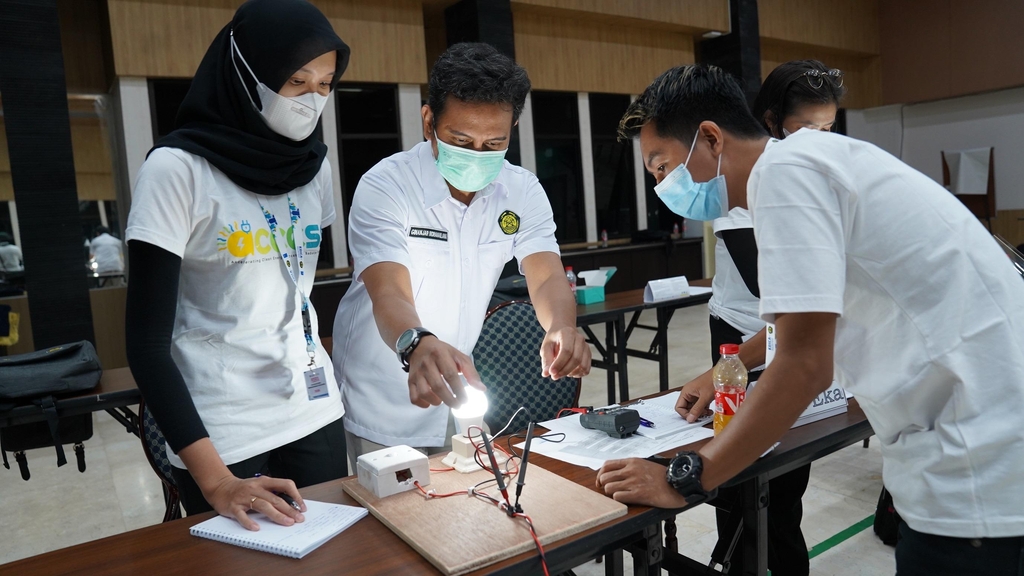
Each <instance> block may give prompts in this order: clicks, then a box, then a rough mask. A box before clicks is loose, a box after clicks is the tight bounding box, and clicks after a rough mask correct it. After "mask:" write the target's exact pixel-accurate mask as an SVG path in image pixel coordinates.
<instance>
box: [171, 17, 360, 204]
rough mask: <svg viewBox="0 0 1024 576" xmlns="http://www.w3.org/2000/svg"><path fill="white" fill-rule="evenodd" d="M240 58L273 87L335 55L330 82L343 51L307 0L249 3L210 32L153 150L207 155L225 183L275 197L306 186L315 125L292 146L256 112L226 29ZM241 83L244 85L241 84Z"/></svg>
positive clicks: (319, 148)
mask: <svg viewBox="0 0 1024 576" xmlns="http://www.w3.org/2000/svg"><path fill="white" fill-rule="evenodd" d="M232 30H234V36H235V44H236V45H237V46H238V50H239V52H241V53H242V57H244V58H245V61H246V62H248V64H249V66H250V67H251V68H252V71H253V72H254V73H255V75H256V77H257V78H259V80H260V81H261V82H263V83H264V84H266V85H267V87H268V88H270V89H271V90H275V91H277V90H280V89H281V87H282V86H283V85H284V83H285V82H286V81H287V80H288V78H290V77H291V75H292V74H293V73H294V72H295V71H296V70H298V69H299V68H301V67H303V66H304V65H306V64H307V63H308V62H310V61H311V60H313V59H315V58H317V57H318V56H321V55H323V54H326V53H327V52H330V51H331V50H335V51H337V53H338V65H337V68H336V69H335V72H334V78H333V79H332V81H331V89H332V90H333V89H334V86H335V85H336V84H337V82H338V79H339V78H340V77H341V74H342V73H343V72H344V71H345V68H346V67H347V66H348V58H349V47H348V46H347V45H346V44H345V43H344V42H343V41H342V40H341V38H339V37H338V35H337V34H335V32H334V29H333V28H332V27H331V23H330V22H329V21H328V20H327V18H325V17H324V15H323V14H322V13H321V12H320V11H319V10H318V9H317V8H316V7H315V6H313V5H312V4H310V3H309V2H308V1H307V0H249V1H248V2H246V3H245V4H242V5H241V6H240V7H239V8H238V11H237V12H235V17H234V18H232V20H231V23H230V24H228V25H227V26H225V27H224V29H223V30H221V31H220V33H219V34H217V37H216V38H215V39H214V40H213V43H212V44H210V48H209V49H208V50H207V51H206V55H205V56H204V57H203V61H202V62H201V63H200V64H199V69H198V70H196V75H195V77H194V78H193V79H192V85H191V87H190V88H189V90H188V94H186V95H185V100H184V101H183V102H182V103H181V108H179V109H178V116H177V118H176V119H175V124H176V128H175V130H174V131H173V132H171V133H170V134H168V135H167V136H165V137H163V138H161V139H160V140H159V141H158V142H157V143H156V146H154V147H153V148H154V149H156V148H161V147H168V148H180V149H182V150H185V151H186V152H190V153H192V154H195V155H197V156H202V157H203V158H206V159H207V160H208V161H209V162H210V163H211V164H213V165H214V166H216V167H217V168H218V169H220V170H221V171H222V172H224V174H226V175H227V177H228V178H230V179H231V181H232V182H234V183H235V184H238V185H239V186H241V187H242V188H245V189H246V190H249V191H252V192H255V193H257V194H266V195H279V194H286V193H288V192H291V191H292V190H294V189H296V188H298V187H300V186H304V185H306V184H308V183H309V182H310V181H311V180H312V179H313V178H314V177H315V176H316V174H317V172H319V171H320V165H321V164H322V163H323V160H324V156H325V155H326V154H327V146H325V145H324V143H323V142H321V141H320V135H321V126H320V124H319V123H318V124H317V128H316V130H314V131H313V133H312V134H311V135H310V136H309V137H308V138H306V139H305V140H301V141H299V142H296V141H294V140H290V139H288V138H285V137H284V136H281V135H280V134H277V133H276V132H274V131H273V130H271V129H270V128H269V127H268V126H267V125H266V124H265V123H264V122H263V118H262V117H261V116H260V114H259V112H257V111H256V110H255V109H254V108H253V105H252V103H251V102H250V101H249V96H247V95H246V94H245V92H243V90H248V91H249V94H250V95H251V96H252V100H253V101H254V102H256V103H257V105H260V104H259V102H260V99H259V96H258V95H257V93H256V82H255V81H254V80H253V78H252V75H251V74H249V72H248V70H247V69H246V68H245V65H244V64H242V62H241V61H240V60H237V59H236V60H235V62H236V63H237V64H238V70H239V71H240V72H241V78H239V73H238V72H236V71H235V66H234V64H233V63H232V61H231V58H232V57H235V55H234V54H233V53H232V50H231V31H232ZM243 79H244V85H243Z"/></svg>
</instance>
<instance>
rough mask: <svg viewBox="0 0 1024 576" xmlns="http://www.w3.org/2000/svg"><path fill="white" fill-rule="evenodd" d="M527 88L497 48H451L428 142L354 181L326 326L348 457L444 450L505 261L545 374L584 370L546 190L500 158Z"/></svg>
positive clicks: (428, 112)
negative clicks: (340, 279)
mask: <svg viewBox="0 0 1024 576" xmlns="http://www.w3.org/2000/svg"><path fill="white" fill-rule="evenodd" d="M529 91H530V80H529V78H528V77H527V75H526V71H525V70H523V69H522V68H521V67H520V66H518V65H517V64H516V63H515V62H514V61H513V60H512V59H511V58H509V57H507V56H505V55H503V54H501V53H500V52H498V51H497V50H496V49H495V48H494V47H492V46H490V45H488V44H480V43H462V44H456V45H454V46H452V47H451V48H449V49H448V50H447V51H445V52H444V54H442V55H441V57H440V58H438V60H437V63H435V64H434V68H433V70H432V71H431V73H430V83H429V88H428V97H427V104H425V105H424V106H423V108H422V110H421V115H422V120H423V137H424V138H425V139H426V142H422V143H420V144H417V145H416V146H415V147H413V148H412V149H411V150H409V151H407V152H400V153H398V154H395V155H393V156H391V157H389V158H385V159H384V160H382V161H380V162H379V163H378V164H377V165H376V166H374V167H373V168H372V169H371V170H370V171H369V172H367V173H366V174H364V175H363V177H362V178H361V179H360V181H359V185H358V186H357V187H356V192H355V197H354V199H353V201H352V210H351V212H350V213H349V243H348V245H349V249H350V250H351V251H352V256H353V259H354V261H355V270H354V272H353V274H352V278H353V282H352V287H351V288H349V290H348V292H346V293H345V296H344V297H343V298H342V300H341V304H340V305H339V306H338V314H337V317H336V319H335V322H334V364H335V369H336V371H337V379H338V382H339V384H340V385H341V387H342V390H343V393H344V398H345V407H346V410H347V413H346V417H345V430H346V435H347V441H348V450H349V454H350V456H351V459H352V461H353V462H355V461H356V459H357V458H358V457H359V456H360V455H362V454H364V453H366V452H372V451H375V450H379V449H381V448H383V447H385V446H395V445H400V444H406V445H409V446H413V447H417V448H420V449H422V450H423V451H426V452H432V451H438V450H440V449H441V448H442V447H443V446H445V445H446V444H450V442H451V440H450V438H451V436H452V434H453V433H454V429H453V425H452V423H451V417H450V415H449V406H452V407H456V406H459V405H460V404H461V403H462V402H463V401H464V399H465V395H466V391H465V389H464V387H463V384H462V382H461V377H460V374H461V375H464V376H465V378H466V380H467V381H468V383H469V384H470V385H471V386H476V387H482V384H481V383H480V378H479V376H478V375H477V372H476V369H475V368H474V367H473V361H472V359H471V358H470V356H469V355H470V354H471V353H472V350H473V347H474V346H475V345H476V341H477V338H478V337H479V336H480V330H481V329H482V327H483V321H484V315H485V314H486V312H487V305H488V302H489V301H490V298H491V294H492V293H493V292H494V287H495V285H496V284H497V282H498V276H499V274H500V273H501V270H502V268H503V267H504V266H505V263H506V262H508V261H509V260H510V259H511V258H513V257H514V258H516V260H518V261H519V269H520V271H521V272H522V273H523V274H524V275H525V276H526V283H527V286H528V288H529V291H530V300H531V301H532V302H533V305H534V306H535V307H536V310H537V318H538V320H539V321H540V323H541V325H542V326H543V327H544V329H545V330H546V331H547V335H546V336H545V338H544V341H543V343H542V344H541V349H540V350H539V354H540V356H541V359H542V365H543V371H544V376H550V377H551V379H552V380H557V379H560V378H563V377H565V376H573V377H582V376H584V375H586V374H587V373H589V371H590V346H589V345H588V344H587V343H586V341H585V340H584V338H583V336H582V335H581V334H580V333H579V332H577V330H576V301H575V299H574V298H573V294H572V292H571V291H570V289H569V284H568V282H567V281H566V278H565V272H564V268H563V267H562V261H561V258H560V257H559V252H558V244H557V243H556V242H555V223H554V220H553V217H552V213H551V205H550V204H549V202H548V198H547V195H546V194H545V192H544V189H543V188H542V187H541V185H540V183H539V182H538V181H537V177H536V176H534V175H533V174H532V173H530V172H529V171H527V170H525V169H523V168H521V167H519V166H513V165H511V164H509V163H508V162H506V161H505V160H504V158H505V153H506V152H507V151H508V146H509V141H510V139H511V137H512V128H513V127H514V126H515V125H516V122H517V121H518V119H519V114H520V112H522V110H523V106H524V104H525V101H526V95H527V93H528V92H529ZM375 328H376V329H375ZM442 403H443V404H444V405H442Z"/></svg>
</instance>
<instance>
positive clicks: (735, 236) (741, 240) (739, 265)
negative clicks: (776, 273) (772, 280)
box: [722, 228, 761, 298]
mask: <svg viewBox="0 0 1024 576" xmlns="http://www.w3.org/2000/svg"><path fill="white" fill-rule="evenodd" d="M722 241H723V242H725V248H726V250H728V251H729V257H730V258H732V261H733V263H734V264H736V269H737V270H739V271H740V276H741V277H742V278H743V283H744V284H746V285H747V290H750V293H751V294H753V295H754V297H756V298H760V297H761V289H760V288H758V286H757V241H755V240H754V229H753V228H737V229H734V230H723V231H722Z"/></svg>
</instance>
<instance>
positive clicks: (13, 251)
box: [0, 232, 25, 276]
mask: <svg viewBox="0 0 1024 576" xmlns="http://www.w3.org/2000/svg"><path fill="white" fill-rule="evenodd" d="M24 271H25V263H24V261H23V256H22V255H21V248H18V245H17V244H15V243H14V242H13V241H12V240H11V235H10V234H8V233H7V232H0V272H3V274H4V276H8V275H10V274H12V273H14V274H21V273H23V272H24Z"/></svg>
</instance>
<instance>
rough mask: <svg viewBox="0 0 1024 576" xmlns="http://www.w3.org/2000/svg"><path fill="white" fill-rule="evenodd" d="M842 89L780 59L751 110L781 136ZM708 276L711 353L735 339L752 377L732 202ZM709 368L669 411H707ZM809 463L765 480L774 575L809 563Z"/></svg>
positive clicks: (821, 121)
mask: <svg viewBox="0 0 1024 576" xmlns="http://www.w3.org/2000/svg"><path fill="white" fill-rule="evenodd" d="M845 92H846V89H845V88H844V87H843V73H842V72H841V71H839V70H836V69H829V68H828V67H826V66H825V65H824V64H822V63H821V62H818V61H817V60H799V61H792V62H786V63H785V64H781V65H779V67H777V68H776V69H775V70H773V71H772V72H771V74H769V75H768V78H766V79H765V81H764V83H763V84H762V85H761V90H760V91H759V92H758V95H757V98H756V99H755V100H754V106H753V109H752V110H751V111H752V112H753V115H754V118H757V119H759V120H761V122H762V123H763V125H764V127H765V128H766V129H767V130H768V133H769V134H771V135H772V136H773V137H775V138H778V139H780V140H781V139H784V138H786V137H787V136H789V135H791V134H793V133H794V132H796V131H797V130H801V129H804V128H806V129H809V130H822V131H826V132H827V131H831V130H832V128H833V126H834V124H835V120H836V113H837V112H838V110H839V103H840V101H841V100H842V98H843V96H844V94H845ZM713 226H714V232H715V236H717V237H718V239H719V240H720V241H719V242H718V244H717V246H716V247H715V268H716V271H715V278H714V282H713V289H714V292H713V295H712V297H711V301H710V302H709V303H708V310H709V311H710V313H711V317H710V324H711V359H712V365H714V364H715V363H717V362H718V359H719V349H720V347H721V345H722V344H739V345H740V360H742V361H743V363H744V364H745V365H746V367H747V369H748V370H750V375H749V381H750V382H755V381H756V380H757V379H758V377H759V376H760V375H761V372H762V370H763V369H764V362H765V344H766V342H765V341H766V337H765V322H764V321H763V320H761V317H760V313H759V311H758V305H759V301H758V299H759V296H760V291H759V289H758V285H757V244H756V243H755V241H754V228H753V224H752V222H751V219H750V213H749V212H748V211H747V210H746V209H744V208H733V209H731V210H729V212H728V213H727V214H726V215H725V216H724V217H722V218H718V219H716V220H714V224H713ZM714 393H715V389H714V385H713V384H712V381H711V370H708V371H707V372H705V373H704V374H701V375H700V376H698V377H697V378H695V379H694V380H692V381H690V382H689V383H687V384H686V385H685V386H683V389H682V392H681V393H680V395H679V400H678V402H677V404H676V411H677V412H679V414H680V415H682V416H683V417H685V418H687V419H688V420H690V421H691V422H692V421H694V420H696V419H697V417H698V416H699V415H701V414H704V413H705V412H706V411H707V408H708V406H709V404H710V403H711V400H712V399H713V398H714ZM810 473H811V467H810V465H807V466H803V467H801V468H798V469H796V470H794V471H792V472H789V473H787V474H784V475H782V476H779V477H778V478H775V479H773V480H771V481H770V482H769V494H770V495H771V505H770V506H769V508H768V568H769V569H770V570H771V572H772V574H774V575H775V576H806V575H807V574H808V572H809V570H810V566H809V560H808V556H807V544H806V542H805V541H804V537H803V533H802V532H801V530H800V520H801V518H802V516H803V506H802V503H801V498H802V497H803V494H804V491H805V490H806V489H807V483H808V480H809V478H810ZM742 497H743V495H742V493H741V491H740V490H739V489H735V488H720V489H719V498H721V499H722V500H723V501H725V502H726V503H728V504H727V506H728V508H729V509H736V510H739V509H740V507H741V504H742V503H741V501H740V499H741V498H742ZM716 514H717V517H718V530H719V538H725V539H729V538H731V537H732V533H725V532H726V531H728V530H731V529H734V526H733V527H728V520H729V512H728V511H724V510H722V509H721V508H719V509H718V510H716ZM742 572H743V558H742V554H740V553H735V554H734V555H733V556H732V559H731V565H730V568H729V572H728V573H729V574H741V573H742Z"/></svg>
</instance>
